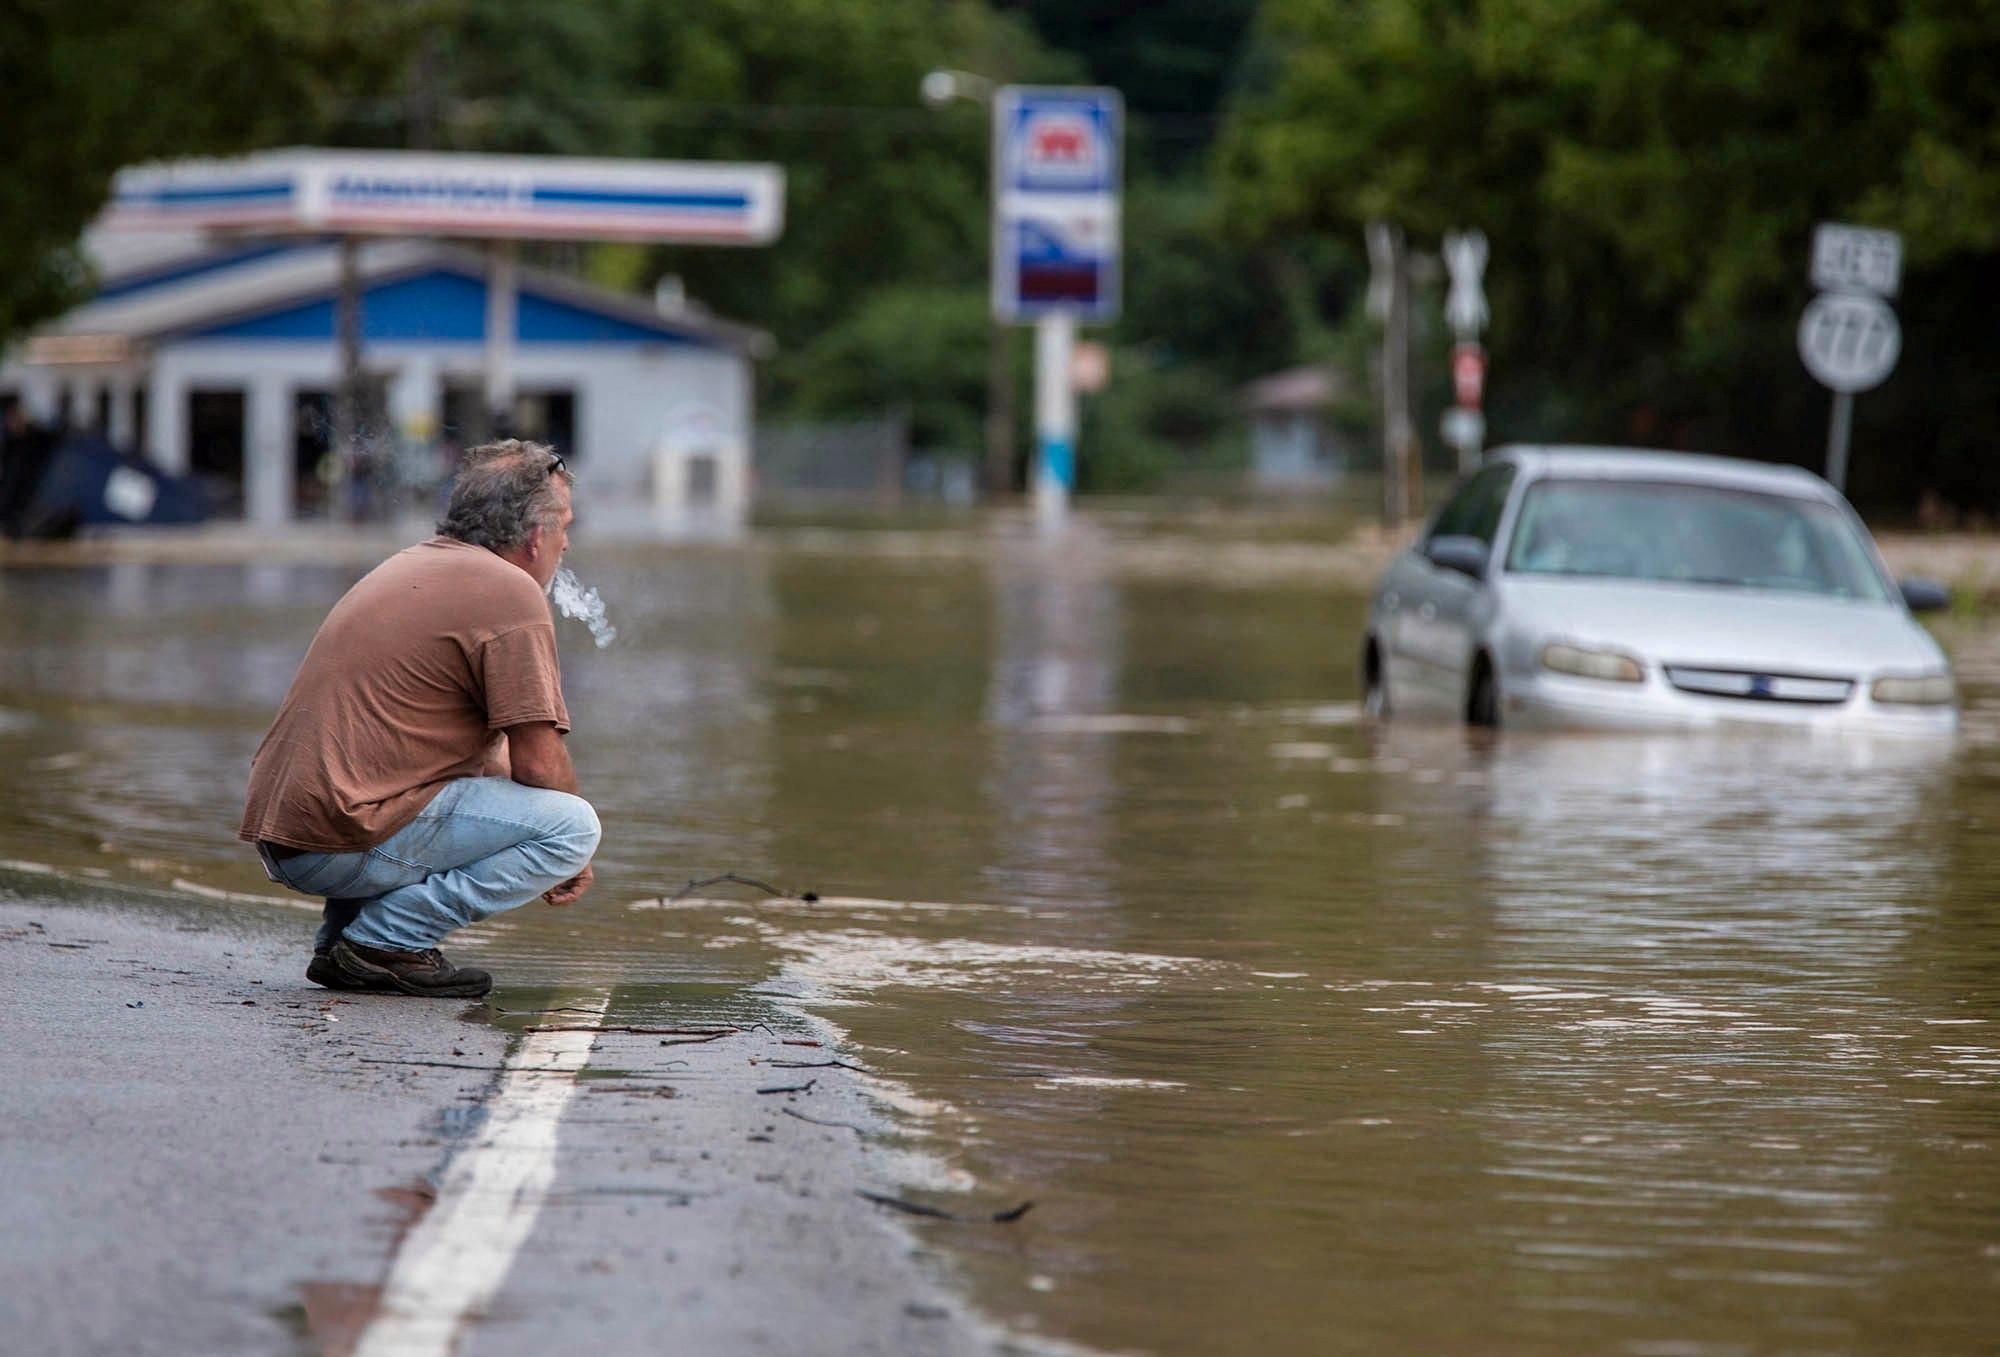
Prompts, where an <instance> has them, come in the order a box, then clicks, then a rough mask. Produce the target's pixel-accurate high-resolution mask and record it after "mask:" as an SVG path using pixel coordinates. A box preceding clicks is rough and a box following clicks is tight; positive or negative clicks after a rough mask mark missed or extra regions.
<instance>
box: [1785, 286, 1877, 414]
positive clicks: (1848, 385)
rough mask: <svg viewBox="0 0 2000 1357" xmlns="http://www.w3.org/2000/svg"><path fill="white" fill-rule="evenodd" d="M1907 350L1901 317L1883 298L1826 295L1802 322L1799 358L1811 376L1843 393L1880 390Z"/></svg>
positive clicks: (1813, 304) (1814, 301) (1810, 307)
mask: <svg viewBox="0 0 2000 1357" xmlns="http://www.w3.org/2000/svg"><path fill="white" fill-rule="evenodd" d="M1902 348H1903V332H1902V330H1901V328H1900V327H1898V326H1897V324H1896V313H1895V312H1894V311H1891V310H1890V309H1889V307H1888V305H1887V304H1886V303H1885V302H1883V301H1882V300H1881V299H1880V298H1878V297H1873V296H1869V295H1866V294H1863V293H1854V292H1823V293H1821V294H1820V295H1819V296H1817V297H1814V298H1813V299H1812V301H1811V302H1810V303H1808V304H1807V306H1806V313H1805V315H1803V316H1801V317H1800V318H1799V357H1800V359H1801V360H1803V361H1804V363H1805V365H1806V371H1808V372H1810V373H1811V374H1812V375H1813V377H1814V378H1815V379H1816V380H1817V381H1818V382H1819V383H1820V384H1821V385H1822V386H1825V387H1827V388H1828V389H1830V390H1833V391H1838V392H1841V393H1843V394H1847V395H1852V394H1853V393H1855V392H1857V391H1867V390H1869V389H1870V388H1871V387H1875V386H1879V385H1881V383H1882V381H1883V379H1884V378H1886V377H1887V376H1888V375H1889V374H1890V373H1891V372H1892V371H1894V370H1895V367H1896V358H1897V355H1898V354H1900V353H1901V352H1902Z"/></svg>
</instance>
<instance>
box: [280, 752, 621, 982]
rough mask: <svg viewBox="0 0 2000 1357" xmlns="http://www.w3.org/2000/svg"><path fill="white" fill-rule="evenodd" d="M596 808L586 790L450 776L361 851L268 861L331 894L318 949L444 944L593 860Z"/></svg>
mask: <svg viewBox="0 0 2000 1357" xmlns="http://www.w3.org/2000/svg"><path fill="white" fill-rule="evenodd" d="M598 835H599V829H598V824H597V812H596V811H594V810H592V809H591V807H590V803H589V802H588V801H585V800H584V799H583V798H582V797H580V796H571V795H570V794H569V793H568V792H554V791H549V790H548V789H546V788H543V787H529V786H525V785H524V784H522V783H519V782H514V781H512V780H510V779H508V778H504V777H468V778H460V779H459V780H458V781H456V782H448V783H446V784H445V785H444V787H443V788H442V789H441V790H440V791H439V792H438V794H437V795H436V796H434V797H432V798H431V803H430V804H429V805H427V806H425V807H424V808H423V810H422V811H420V812H419V813H418V815H417V818H416V819H414V820H412V821H411V822H410V823H409V824H407V825H405V826H403V828H401V829H399V830H397V831H396V832H395V833H394V834H392V835H390V836H389V837H388V838H387V839H384V840H383V841H382V842H381V843H379V844H377V845H376V846H375V847H373V848H370V849H367V850H365V851H363V852H358V853H300V854H298V855H296V856H294V857H289V858H284V859H281V860H278V861H276V862H275V863H271V864H269V865H271V866H272V867H273V869H274V870H275V871H276V873H277V875H278V877H279V878H280V879H281V880H282V882H283V884H285V885H287V886H290V887H291V888H292V889H293V890H295V891H299V892H301V893H302V894H305V895H320V896H324V897H326V912H325V914H324V916H323V920H322V922H321V924H320V926H319V935H318V936H317V937H316V938H315V939H314V940H313V947H314V949H315V950H317V949H320V948H325V947H331V946H333V943H334V939H336V938H339V937H342V936H345V937H346V938H347V940H348V941H349V942H358V943H360V944H362V945H363V946H365V947H380V948H385V949H387V950H389V951H392V952H421V951H425V950H426V949H428V948H432V947H435V946H437V944H438V940H439V939H441V938H442V937H444V935H445V934H447V933H449V932H451V931H452V930H453V929H454V928H464V927H466V926H467V925H468V924H476V923H478V922H479V921H480V920H481V919H490V918H492V917H493V916H494V915H495V914H499V913H501V912H503V911H505V910H510V909H514V908H516V907H518V906H521V905H525V904H527V903H528V901H530V900H533V899H535V898H536V897H537V896H539V895H541V894H542V892H544V891H546V890H548V889H549V888H550V887H552V886H557V885H560V884H561V883H563V882H565V881H567V880H569V879H570V878H571V877H573V876H575V875H576V874H577V873H578V872H580V871H582V870H583V869H584V868H585V867H586V866H588V865H589V864H590V859H591V855H592V854H594V853H595V852H596V851H597V840H598Z"/></svg>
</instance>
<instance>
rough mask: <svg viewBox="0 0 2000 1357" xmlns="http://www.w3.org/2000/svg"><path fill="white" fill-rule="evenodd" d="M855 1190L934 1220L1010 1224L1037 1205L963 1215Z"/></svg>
mask: <svg viewBox="0 0 2000 1357" xmlns="http://www.w3.org/2000/svg"><path fill="white" fill-rule="evenodd" d="M855 1192H856V1194H857V1195H859V1196H862V1197H866V1198H867V1199H868V1200H869V1201H871V1202H874V1203H875V1204H876V1205H877V1206H889V1207H894V1208H895V1209H896V1210H898V1211H906V1212H908V1213H909V1214H910V1215H913V1216H928V1217H930V1218H931V1219H933V1220H955V1221H959V1222H968V1221H976V1222H980V1223H985V1222H988V1221H990V1222H992V1223H993V1224H995V1225H1010V1224H1012V1223H1013V1222H1014V1221H1017V1220H1019V1219H1020V1218H1021V1217H1022V1216H1025V1215H1027V1214H1028V1212H1029V1211H1030V1210H1032V1209H1033V1208H1034V1205H1035V1204H1034V1203H1033V1202H1031V1201H1025V1202H1022V1203H1021V1204H1020V1205H1019V1206H1015V1207H1010V1208H1008V1209H1007V1210H1005V1211H994V1212H992V1213H991V1214H988V1215H983V1216H961V1215H959V1214H958V1213H957V1212H955V1211H946V1210H944V1209H943V1208H941V1207H936V1206H926V1205H925V1204H924V1203H923V1202H912V1201H904V1200H903V1199H902V1198H901V1197H887V1196H884V1195H883V1194H881V1193H880V1192H870V1191H869V1190H868V1189H867V1188H865V1187H864V1188H856V1189H855Z"/></svg>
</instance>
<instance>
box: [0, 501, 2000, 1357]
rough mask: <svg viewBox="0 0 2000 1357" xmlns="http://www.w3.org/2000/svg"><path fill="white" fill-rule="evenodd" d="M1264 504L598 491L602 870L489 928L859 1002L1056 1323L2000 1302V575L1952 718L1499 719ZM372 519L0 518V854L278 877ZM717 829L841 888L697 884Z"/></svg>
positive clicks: (530, 978) (624, 1007)
mask: <svg viewBox="0 0 2000 1357" xmlns="http://www.w3.org/2000/svg"><path fill="white" fill-rule="evenodd" d="M1296 547H1297V544H1296V543H1286V542H1282V541H1279V542H1263V543H1260V542H1256V541H1250V540H1238V539H1230V540H1223V539H1220V538H1217V539H1209V538H1196V537H1193V536H1187V535H1182V536H1168V537H1163V536H1160V535H1158V534H1157V533H1153V532H1150V531H1149V530H1147V529H1145V528H1144V527H1143V526H1142V525H1137V524H1122V523H1120V522H1119V521H1117V520H1105V519H1100V520H1096V521H1087V522H1085V523H1083V524H1081V525H1080V533H1079V536H1078V538H1077V540H1075V541H1073V542H1070V543H1067V544H1065V545H1064V546H1063V547H1062V548H1061V549H1059V550H1053V551H1052V550H1048V549H1045V548H1042V547H1039V546H1037V545H1036V544H1035V543H1034V542H1033V541H1031V540H1028V539H1026V538H1022V537H1017V536H1014V535H1011V534H1009V533H1007V532H1004V531H999V530H994V529H990V528H964V529H941V530H938V531H935V532H928V533H880V534H868V533H809V532H803V531H797V532H792V533H790V534H785V535H780V536H776V537H771V538H766V539H760V540H757V541H754V542H753V543H752V544H750V545H748V546H745V547H741V548H721V547H718V548H711V549H681V550H667V549H664V548H662V549H641V548H612V547H602V546H596V545H594V544H592V543H590V542H589V541H588V540H582V541H580V544H579V547H578V550H577V551H576V552H575V553H574V555H573V556H572V558H571V564H572V565H573V566H574V568H575V570H576V572H577V574H578V576H580V577H581V579H582V580H583V581H584V583H585V584H587V585H589V586H594V587H595V588H596V589H597V590H598V591H599V592H600V593H601V595H602V598H603V602H604V605H605V607H606V609H607V611H608V614H609V620H610V622H611V623H612V624H613V625H615V627H616V629H617V638H616V640H615V642H614V643H612V644H610V645H609V646H608V647H606V648H604V649H598V648H597V647H596V646H594V645H593V644H592V639H591V635H590V633H589V632H588V631H586V630H585V628H584V627H583V626H581V625H578V624H575V623H569V622H565V623H562V624H560V633H561V636H562V641H563V647H564V665H565V683H566V690H567V693H568V705H569V708H570V712H571V714H572V717H573V719H574V723H575V733H574V734H573V736H572V738H571V741H570V745H571V749H572V751H573V753H574V755H575V758H576V763H577V767H578V770H579V773H580V776H581V780H582V785H583V790H584V793H585V795H586V796H588V797H590V798H591V799H592V800H593V801H594V802H595V803H596V804H597V806H598V808H599V810H600V813H601V815H602V819H603V822H604V841H603V848H602V850H601V854H600V857H599V859H598V874H599V881H598V886H597V889H596V891H595V892H594V893H593V894H592V895H591V896H590V897H589V898H587V899H586V900H585V901H584V902H583V903H582V904H581V905H579V906H577V907H575V908H573V909H570V910H566V911H555V910H549V909H545V908H541V907H539V906H530V907H528V908H524V909H522V910H520V911H518V912H516V913H515V914H513V915H511V916H509V917H508V918H507V919H506V920H504V921H500V922H496V923H493V924H488V925H485V926H483V927H481V928H480V929H478V930H476V931H475V933H474V934H472V935H471V936H469V937H468V938H467V939H466V942H467V943H468V944H471V945H470V946H468V947H467V948H466V951H467V953H468V956H471V957H473V959H476V960H477V962H478V964H480V965H483V966H487V967H489V968H491V969H492V970H494V971H495V973H496V974H497V976H498V977H499V984H500V990H499V992H498V994H499V997H500V999H501V1002H503V1003H505V1002H506V998H505V995H506V991H507V990H508V989H509V988H510V987H521V986H553V985H568V984H590V985H598V986H606V987H609V989H610V993H611V1014H612V1016H613V1017H614V1018H615V1020H616V1021H619V1022H625V1023H637V1022H645V1021H650V1020H665V1019H689V1018H706V1017H713V1016H714V1014H715V1013H717V1012H720V1011H724V1010H729V1011H734V1009H732V1006H736V1005H741V1004H743V1003H744V1002H745V1000H746V999H754V1000H756V1001H758V1002H759V1003H764V1004H776V1005H778V1006H780V1007H783V1008H789V1009H793V1010H801V1011H805V1012H808V1013H811V1014H813V1015H815V1016H816V1017H817V1018H819V1019H821V1020H824V1021H825V1022H828V1023H830V1024H832V1025H833V1026H834V1027H835V1028H836V1029H837V1030H839V1031H840V1032H842V1033H844V1034H845V1036H846V1038H847V1040H848V1041H849V1043H850V1044H851V1046H852V1049H854V1050H856V1051H859V1052H863V1053H865V1055H866V1064H867V1065H868V1067H869V1068H870V1069H872V1070H875V1071H877V1072H879V1073H880V1074H881V1075H882V1076H884V1083H883V1084H882V1085H881V1089H882V1090H883V1092H882V1096H883V1097H885V1098H886V1099H887V1100H888V1101H889V1103H890V1105H891V1108H892V1112H893V1115H894V1117H895V1119H896V1123H897V1125H898V1126H899V1128H900V1135H901V1148H902V1149H903V1150H905V1151H907V1157H906V1158H905V1159H904V1161H903V1162H904V1163H905V1164H906V1165H907V1180H906V1182H905V1183H904V1185H903V1186H904V1188H905V1191H906V1195H908V1196H910V1197H912V1198H914V1199H921V1200H924V1201H928V1202H932V1203H935V1204H937V1205H940V1206H944V1207H947V1208H949V1209H951V1210H953V1211H955V1212H959V1213H963V1214H973V1213H983V1212H988V1211H994V1210H1000V1209H1002V1208H1005V1207H1009V1206H1012V1205H1015V1204H1017V1203H1019V1202H1022V1201H1029V1200H1032V1201H1033V1202H1034V1203H1035V1207H1034V1209H1033V1211H1032V1212H1031V1213H1029V1214H1028V1215H1027V1216H1026V1217H1024V1218H1023V1219H1021V1220H1020V1221H1018V1222H1016V1223H1013V1224H1010V1225H1005V1226H989V1225H985V1224H963V1223H945V1222H934V1223H933V1222H926V1223H925V1224H924V1226H923V1227H922V1228H923V1230H924V1233H925V1237H926V1241H927V1242H928V1243H929V1244H930V1245H932V1246H934V1247H935V1248H936V1249H937V1250H938V1251H939V1252H940V1254H941V1256H942V1257H943V1259H944V1260H945V1264H946V1266H947V1267H948V1268H950V1269H951V1270H952V1272H953V1273H954V1274H955V1275H956V1276H957V1277H958V1278H959V1279H960V1280H961V1281H962V1283H963V1285H964V1286H965V1288H966V1290H967V1292H968V1294H969V1295H970V1296H972V1297H973V1298H974V1300H975V1301H976V1302H977V1304H978V1306H979V1307H980V1308H981V1309H983V1310H984V1311H985V1312H986V1313H987V1314H989V1315H990V1316H991V1317H993V1318H994V1319H996V1320H998V1321H1000V1322H1001V1323H1003V1324H1005V1325H1008V1326H1010V1327H1012V1328H1015V1329H1018V1330H1022V1331H1025V1332H1028V1333H1033V1334H1039V1335H1042V1336H1044V1337H1047V1338H1049V1339H1055V1340H1063V1341H1066V1342H1069V1343H1073V1344H1077V1345H1080V1346H1081V1347H1084V1348H1089V1349H1098V1350H1104V1351H1121V1352H1122V1351H1133V1352H1149V1353H1157V1354H1206V1353H1220V1352H1252V1351H1255V1352H1262V1353H1265V1354H1270V1355H1271V1357H1278V1355H1279V1354H1308V1353H1328V1352H1354V1353H1383V1352H1441V1351H1460V1352H1479V1353H1483V1354H1542V1353H1548V1354H1557V1353H1577V1352H1585V1351H1591V1352H1618V1353H1630V1354H1635V1357H1707V1355H1711V1354H1712V1355H1713V1357H1725V1355H1727V1354H1749V1353H1760V1354H1761V1353H1774V1354H1776V1353H1783V1354H1818V1353H1853V1352H1892V1351H1894V1352H1923V1353H1958V1352H1974V1351H1985V1350H1990V1346H1991V1343H1992V1335H1993V1333H1994V1332H1995V1330H1996V1329H2000V1097H1996V1088H1997V1087H2000V910H1996V908H1995V905H1994V901H1995V898H1996V894H2000V867H1996V865H1995V864H1996V861H2000V859H1997V858H1996V854H1995V852H1994V850H1993V844H1994V837H1993V834H1994V827H1995V824H1996V822H2000V720H1996V714H2000V622H1996V621H1995V620H1993V619H1991V618H1984V619H1966V618H1952V619H1948V620H1946V621H1944V622H1942V623H1940V624H1938V626H1937V631H1938V633H1939V635H1940V638H1941V639H1942V640H1943V641H1944V643H1945V645H1946V647H1947V649H1948V650H1950V651H1951V652H1952V654H1953V657H1954V660H1955V661H1956V663H1957V664H1958V666H1959V672H1960V681H1961V691H1962V694H1963V697H1964V702H1965V709H1966V719H1965V732H1964V735H1963V736H1962V737H1961V739H1960V740H1958V741H1957V742H1955V743H1921V742H1908V741H1897V740H1880V739H1878V740H1873V741H1870V740H1866V739H1848V740H1812V739H1801V738H1782V739H1781V738H1770V737H1764V736H1759V735H1751V734H1741V733H1731V734H1726V735H1712V736H1699V737H1687V738H1681V737H1658V736H1653V737H1612V736H1579V735H1560V736H1533V735H1525V734H1510V733H1502V734H1501V735H1499V736H1498V737H1494V738H1489V737H1487V736H1486V735H1484V734H1479V733H1468V732H1464V731H1461V730H1458V729H1453V728H1440V727H1415V726H1402V725H1389V726H1383V725H1380V724H1377V723H1375V722H1372V721H1369V720H1366V719H1364V718H1363V717H1362V715H1361V713H1360V707H1359V702H1358V697H1359V694H1358V689H1357V681H1356V676H1355V664H1354V660H1355V647H1356V642H1357V637H1358V629H1359V626H1360V622H1361V618H1362V613H1363V608H1364V603H1365V598H1364V594H1363V592H1362V589H1361V588H1360V587H1359V586H1358V585H1357V584H1356V582H1355V581H1354V580H1353V579H1330V578H1326V577H1325V576H1324V575H1320V574H1315V573H1314V572H1313V571H1312V570H1310V569H1306V568H1301V566H1300V564H1299V562H1298V559H1297V555H1296ZM361 573H362V569H361V568H360V567H356V566H348V565H342V566H317V565H271V566H231V565H148V564H138V563H125V564H117V565H107V566H87V567H86V566H78V567H66V568H65V567H41V568H17V569H12V570H9V571H6V572H3V573H0V626H4V635H5V637H6V644H5V646H4V648H0V824H4V825H5V830H4V833H3V834H0V858H4V859H7V860H9V861H10V862H11V863H12V864H13V865H12V866H0V873H6V872H13V873H16V874H18V873H20V872H21V871H22V870H23V869H22V867H21V864H24V863H25V864H31V865H33V866H37V867H43V868H49V869H53V870H55V871H57V872H60V873H62V874H63V875H65V876H67V877H71V878H83V879H89V878H101V879H103V880H105V881H106V882H107V884H116V883H136V884H144V885H149V886H155V887H162V888H166V889H169V890H177V891H181V892H183V893H187V894H189V895H190V896H193V897H205V898H208V899H211V900H212V899H213V898H215V893H216V892H237V893H241V894H243V895H244V896H246V897H264V896H270V895H272V894H273V893H274V891H275V888H274V887H271V886H270V885H269V884H268V883H266V882H265V881H264V879H263V876H262V873H261V872H260V871H259V870H258V868H257V864H256V861H255V858H254V856H253V855H251V854H250V853H249V851H248V850H247V849H246V848H245V847H244V846H242V845H239V844H237V843H236V842H235V841H234V838H233V834H234V828H235V825H236V822H237V816H238V813H239V811H240V807H241V796H242V788H243V782H244V778H245V774H246V769H247V765H248V760H249V757H250V753H251V751H252V750H253V749H254V748H255V746H256V743H257V740H258V738H259V736H260V735H261V734H262V732H263V729H264V726H265V724H266V723H267V722H268V720H269V719H270V716H271V714H272V712H273V711H274V710H275V708H276V706H277V704H278V701H279V699H280V698H281V697H282V695H283V693H284V691H285V688H286V685H287V684H288V683H289V681H290V679H291V676H292V673H293V670H294V668H295V667H296V665H297V663H298V660H299V658H300V656H301V655H302V654H303V652H304V648H305V645H306V642H307V640H308V639H309V637H310V636H311V634H312V631H313V629H314V627H315V626H317V624H318V622H319V621H320V619H321V618H322V617H323V616H324V613H325V610H326V609H327V607H329V606H330V605H331V604H332V603H333V601H334V600H335V599H336V598H337V597H339V595H340V594H341V592H342V591H343V590H344V589H345V588H346V587H347V586H348V585H349V584H350V583H352V582H353V580H354V579H356V578H358V577H359V575H360V574H361ZM725 872H735V873H739V874H741V875H744V876H747V877H752V878H756V879H759V880H762V881H766V882H771V883H774V884H776V885H778V886H780V887H783V888H785V889H787V890H790V891H806V890H810V891H813V892H816V893H818V895H819V896H820V897H821V898H820V899H818V900H817V901H814V902H811V903H807V902H804V901H801V900H793V899H770V898H767V897H766V895H765V893H764V892H763V891H761V890H759V889H757V888H755V887H753V886H744V885H738V884H732V883H724V884H718V885H713V886H709V887H705V888H703V889H701V890H700V891H698V892H696V893H695V894H694V896H693V898H687V899H679V900H676V899H674V898H673V897H675V896H676V895H677V894H678V893H680V892H682V891H683V888H684V887H685V886H686V885H687V883H688V882H689V881H690V880H691V879H695V878H705V877H711V876H715V875H717V874H721V873H725ZM239 907H240V908H242V909H244V910H267V909H268V908H269V907H268V906H266V905H264V904H261V903H258V902H257V901H256V900H255V899H245V900H243V901H241V902H239ZM298 918H299V929H298V933H299V961H300V965H301V966H303V963H304V960H305V956H306V950H307V937H308V935H307V929H306V921H307V919H308V916H307V915H305V914H300V915H299V916H298Z"/></svg>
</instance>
